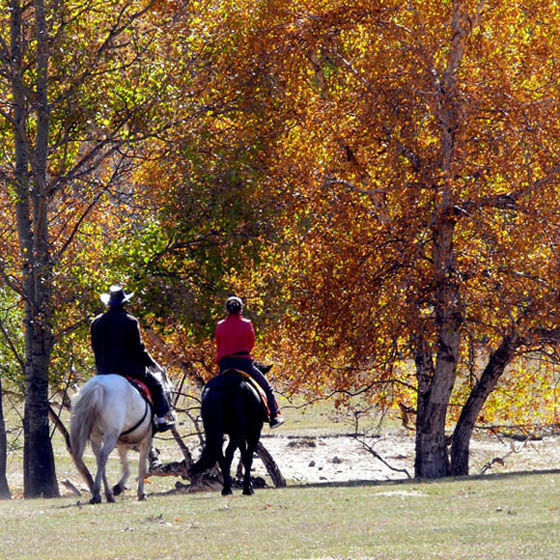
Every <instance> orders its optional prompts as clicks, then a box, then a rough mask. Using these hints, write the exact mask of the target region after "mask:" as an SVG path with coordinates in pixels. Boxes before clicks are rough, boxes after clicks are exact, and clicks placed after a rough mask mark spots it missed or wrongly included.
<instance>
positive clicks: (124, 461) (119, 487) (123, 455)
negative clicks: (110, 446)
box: [113, 445, 130, 496]
mask: <svg viewBox="0 0 560 560" xmlns="http://www.w3.org/2000/svg"><path fill="white" fill-rule="evenodd" d="M117 447H118V450H119V457H120V460H121V473H122V476H121V479H120V480H119V482H118V483H117V484H115V486H113V495H114V496H120V494H122V493H123V491H124V490H126V481H127V480H128V477H129V475H130V469H129V467H128V458H127V456H128V448H127V447H126V446H124V445H119V446H117Z"/></svg>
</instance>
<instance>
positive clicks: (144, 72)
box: [0, 0, 560, 477]
mask: <svg viewBox="0 0 560 560" xmlns="http://www.w3.org/2000/svg"><path fill="white" fill-rule="evenodd" d="M4 20H5V25H4V26H3V27H2V29H3V31H0V38H1V42H0V47H1V49H2V63H1V64H2V65H1V72H2V77H3V80H2V83H1V84H0V114H1V116H2V121H1V128H0V134H1V135H2V139H3V148H2V152H1V158H2V159H1V160H0V166H1V177H2V191H1V193H0V199H1V206H0V212H2V216H3V218H4V219H3V220H2V226H1V227H2V234H3V235H1V236H0V244H1V248H2V252H1V255H2V256H1V257H0V275H1V281H2V288H3V290H2V291H1V292H0V302H1V303H2V306H3V310H4V313H3V315H2V317H1V318H0V327H1V331H2V334H3V344H4V346H2V348H6V350H7V351H8V352H9V353H10V355H11V356H12V357H13V360H12V364H13V363H17V364H19V367H20V369H21V371H22V372H23V371H26V374H25V379H26V380H27V386H26V389H25V391H26V393H27V394H29V392H30V391H31V389H30V388H31V387H33V386H34V385H33V383H31V380H33V379H35V378H36V376H38V377H37V378H38V379H41V380H42V381H41V383H42V389H41V393H40V395H39V396H38V397H33V398H32V401H33V402H36V403H37V402H39V403H43V405H45V404H46V402H47V395H46V392H45V390H46V387H47V385H46V383H48V379H49V369H48V366H49V365H50V366H51V370H50V373H51V381H54V379H53V375H52V372H53V369H52V365H53V364H55V365H56V368H55V369H56V371H57V372H58V371H60V372H62V371H64V370H66V371H67V370H68V368H69V365H70V364H72V363H75V362H80V363H87V362H88V359H89V360H91V358H90V357H89V346H88V342H87V337H86V333H87V329H86V328H85V327H86V326H87V318H88V317H91V316H92V315H93V314H94V313H95V312H96V310H97V309H98V300H97V296H98V294H99V293H100V292H102V291H104V290H105V289H106V288H107V286H108V284H110V283H112V282H114V281H118V282H123V283H125V284H126V285H127V288H128V289H129V290H130V291H136V293H137V298H138V299H137V301H138V303H139V304H140V305H139V306H138V312H139V314H140V315H141V318H142V320H143V322H144V324H145V326H146V328H147V329H148V331H149V332H150V333H151V335H152V337H151V338H150V340H151V342H152V343H154V344H157V348H158V352H162V353H164V354H165V355H167V356H168V357H172V359H173V360H174V362H173V363H174V364H183V365H185V364H187V363H188V364H189V366H188V368H189V371H190V372H191V373H193V372H194V373H193V375H203V376H204V375H208V374H209V373H210V371H211V370H212V353H213V348H212V342H211V335H212V330H213V325H214V322H215V320H216V319H217V318H218V316H219V314H220V313H221V309H222V304H223V301H224V299H225V297H226V296H227V295H230V294H232V293H236V294H238V295H240V296H241V297H243V298H244V299H245V301H246V303H247V308H248V313H250V314H251V318H253V319H254V321H255V323H256V326H257V330H258V334H259V345H260V353H261V355H262V356H266V357H267V358H271V359H274V360H275V361H276V362H278V363H279V364H280V365H281V367H276V368H275V370H274V371H275V372H276V375H277V377H278V378H279V379H278V380H279V381H280V378H281V380H282V381H283V382H284V383H285V384H286V386H287V387H288V388H289V389H290V390H291V391H293V392H298V391H300V392H303V391H306V392H310V393H312V394H324V393H325V392H326V393H331V392H333V391H334V392H336V393H337V394H338V395H339V398H340V400H341V401H343V400H344V398H345V396H348V395H350V394H355V393H363V394H365V395H366V396H367V397H368V398H370V399H371V400H372V401H373V402H375V403H377V404H378V405H380V406H384V407H388V408H391V407H395V406H397V405H398V404H399V403H400V404H401V405H404V406H406V407H410V408H414V409H415V410H416V413H417V421H416V474H417V476H421V477H438V476H444V475H446V474H449V473H451V472H453V473H466V472H467V471H468V445H469V441H470V436H471V434H472V430H473V427H474V426H475V424H476V423H477V422H479V423H482V424H485V423H491V422H494V423H501V424H505V423H507V422H512V421H513V422H517V423H523V424H529V423H531V422H535V421H542V422H556V421H557V416H556V415H557V400H558V393H557V390H556V385H557V379H556V377H557V376H556V370H555V364H556V362H557V357H558V356H557V343H558V336H559V333H560V331H559V327H558V320H559V317H558V288H557V286H558V279H559V270H560V269H559V260H558V259H559V255H558V239H559V233H560V232H559V223H560V222H559V219H558V218H559V211H560V206H559V204H560V203H559V202H558V200H559V196H558V194H559V192H558V191H559V181H558V177H559V172H560V166H559V158H558V155H559V154H558V151H559V144H558V140H557V139H558V138H559V137H560V135H559V132H560V131H559V130H558V129H559V126H560V125H559V124H558V123H559V118H558V117H559V106H558V103H559V98H558V83H559V82H560V74H559V69H558V68H559V65H558V60H559V54H560V52H559V49H560V47H559V46H558V45H560V42H559V41H558V39H559V37H558V34H559V29H560V25H559V24H560V6H559V5H558V3H557V2H556V1H555V0H546V1H542V0H539V1H537V0H529V1H527V2H524V3H523V4H515V3H514V4H511V3H507V2H505V1H499V2H492V3H489V2H487V1H485V0H448V1H444V2H442V1H440V0H437V1H436V0H429V1H419V0H418V1H416V0H407V1H406V2H398V1H396V0H359V1H357V2H352V3H351V5H350V6H349V5H348V2H344V1H342V0H307V1H305V2H301V1H299V0H282V1H280V0H268V1H266V2H254V1H252V0H240V1H236V2H232V1H231V0H215V1H211V2H194V1H191V2H155V3H153V4H143V3H140V2H135V1H128V0H122V1H120V2H117V3H116V4H114V3H113V4H112V5H111V6H108V5H106V4H104V3H102V2H70V3H65V4H64V5H60V4H59V3H56V2H49V1H47V0H35V2H33V3H32V4H22V3H20V2H19V1H18V0H12V2H11V4H10V9H8V6H7V5H6V10H4ZM42 41H43V43H44V49H43V48H42V47H41V45H42V44H43V43H42ZM41 228H42V229H41ZM17 321H22V322H23V324H24V325H25V326H26V329H27V330H25V332H26V333H27V335H26V336H27V338H25V337H23V338H22V337H21V336H18V335H17V332H18V331H17V328H15V326H14V325H16V324H17ZM31 325H35V327H37V325H39V326H40V327H41V328H40V329H39V330H40V331H41V332H40V333H38V332H37V328H35V330H33V329H32V328H31ZM32 335H33V336H32ZM39 335H40V336H39ZM34 337H35V338H34ZM33 348H35V351H34V350H33ZM38 348H40V349H41V352H39V354H41V355H42V356H43V359H42V362H41V364H40V365H37V364H36V363H35V364H34V363H33V360H32V359H31V357H32V356H37V355H39V354H38V351H37V349H38ZM34 359H35V360H36V358H34ZM538 360H540V361H538ZM90 363H91V362H90ZM13 369H14V368H13V367H9V368H8V367H7V366H6V369H4V370H2V375H3V376H7V372H8V371H10V372H13ZM33 372H35V373H33ZM10 375H13V374H12V373H11V374H10ZM39 409H40V411H41V412H40V414H39V417H38V418H44V414H45V406H43V407H39ZM33 410H35V409H34V408H33V407H31V408H30V409H29V414H31V417H33V414H32V411H33ZM38 418H36V419H38ZM39 423H40V422H39ZM449 435H451V436H452V438H451V441H452V443H451V447H450V448H449V447H448V443H449V439H450V438H449V437H448V436H449ZM29 437H30V438H32V436H31V435H30V436H29Z"/></svg>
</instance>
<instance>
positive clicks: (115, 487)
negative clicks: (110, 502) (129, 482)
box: [113, 484, 123, 496]
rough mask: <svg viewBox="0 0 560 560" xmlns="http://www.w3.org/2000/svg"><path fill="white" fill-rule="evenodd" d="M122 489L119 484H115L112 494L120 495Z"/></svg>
mask: <svg viewBox="0 0 560 560" xmlns="http://www.w3.org/2000/svg"><path fill="white" fill-rule="evenodd" d="M122 491H123V488H122V486H120V485H119V484H115V486H113V495H114V496H120V495H121V494H122Z"/></svg>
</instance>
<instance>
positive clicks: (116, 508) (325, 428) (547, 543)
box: [0, 403, 560, 560]
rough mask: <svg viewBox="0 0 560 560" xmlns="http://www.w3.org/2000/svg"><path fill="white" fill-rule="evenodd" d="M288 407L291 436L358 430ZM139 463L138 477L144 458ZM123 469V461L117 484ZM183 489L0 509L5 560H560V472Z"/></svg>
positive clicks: (161, 483)
mask: <svg viewBox="0 0 560 560" xmlns="http://www.w3.org/2000/svg"><path fill="white" fill-rule="evenodd" d="M284 410H285V415H286V417H287V419H288V422H287V425H286V426H285V427H283V433H284V435H286V433H293V434H309V433H311V434H315V435H316V434H318V433H337V432H345V431H349V424H348V423H345V422H343V421H341V420H340V419H339V417H338V416H337V415H336V414H334V413H333V411H332V409H331V408H330V407H329V406H328V405H325V404H324V403H323V404H321V405H319V406H317V407H312V408H311V409H299V408H288V407H285V409H284ZM374 420H375V419H373V420H372V422H373V421H374ZM65 421H67V420H65ZM185 429H187V428H185ZM191 444H192V442H191ZM265 444H266V440H265ZM156 445H157V446H158V447H160V448H161V449H162V451H163V455H164V460H173V459H180V453H179V451H178V449H177V447H176V445H175V443H174V442H173V441H168V440H165V439H160V440H158V441H157V444H156ZM53 446H54V450H55V454H56V459H57V475H58V479H59V481H62V480H64V479H65V478H69V479H71V480H72V481H74V482H77V481H78V480H79V479H78V477H77V473H76V469H75V467H74V466H73V464H72V462H71V460H70V458H69V457H68V455H67V453H66V450H65V448H64V443H63V442H62V438H60V436H59V435H58V434H55V436H54V439H53ZM193 452H194V453H196V450H195V449H194V448H193ZM278 460H279V461H280V463H281V460H282V458H281V457H279V458H278ZM89 461H91V454H90V455H89ZM131 463H132V472H133V473H135V471H136V468H137V467H136V456H135V455H134V454H132V455H131ZM20 464H21V456H20V455H18V454H17V453H12V454H11V455H10V458H9V475H10V485H11V488H12V491H13V493H14V495H15V496H19V495H20V494H21V476H20V470H21V466H20ZM90 465H91V463H90ZM118 468H119V467H118V459H117V458H116V455H115V454H114V456H113V457H112V459H111V463H110V468H109V478H110V481H111V482H113V481H116V480H117V471H118ZM174 482H175V479H167V478H164V479H157V478H153V479H152V480H151V484H149V485H148V486H147V491H148V492H149V493H150V498H149V499H148V501H146V502H137V501H136V499H135V491H134V488H131V490H129V491H128V492H127V493H125V495H124V496H123V497H120V498H119V501H118V503H116V504H106V503H103V504H100V505H98V506H91V505H89V504H87V503H79V502H78V498H76V497H69V496H65V497H63V498H60V499H56V500H21V499H14V500H11V501H0V519H1V523H0V559H8V558H9V559H10V560H12V559H28V560H35V559H37V560H39V559H40V560H44V559H45V558H48V559H49V560H50V559H52V560H56V559H68V558H87V559H88V560H89V559H102V560H109V559H123V560H131V559H149V558H158V559H164V558H173V559H181V558H189V559H201V560H206V559H212V560H215V559H228V560H230V559H253V558H255V557H262V558H266V559H267V560H275V559H279V560H283V559H312V558H313V559H325V558H337V559H338V558H344V559H349V558H352V559H363V558H368V559H370V558H373V559H383V560H397V559H398V560H409V559H410V560H412V559H414V560H418V559H419V558H428V559H440V558H441V559H445V560H461V559H465V560H466V559H469V560H472V559H477V560H484V559H488V560H523V559H527V560H529V559H530V560H545V559H546V560H552V559H556V558H560V543H559V542H558V541H557V539H556V535H557V534H558V530H559V529H560V474H551V473H548V474H542V473H541V474H524V475H507V474H504V475H500V476H488V477H484V478H465V479H461V480H443V481H438V482H430V483H418V482H406V483H404V482H401V483H395V482H393V483H389V482H385V483H377V484H373V483H372V484H366V485H344V484H341V485H326V486H320V487H319V486H299V487H298V486H289V487H288V488H285V489H281V490H280V489H265V490H257V493H256V494H255V495H254V496H252V497H249V498H248V497H243V496H241V494H240V491H239V490H237V491H236V494H235V495H234V496H230V497H227V498H223V497H222V496H220V494H219V493H218V492H212V493H200V494H188V495H187V494H174V493H169V490H170V489H171V488H173V485H174ZM130 486H131V487H134V482H133V478H131V483H130ZM61 489H62V488H61ZM88 498H89V496H87V495H86V496H84V497H83V498H80V499H81V501H82V502H87V500H88Z"/></svg>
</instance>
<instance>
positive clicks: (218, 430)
mask: <svg viewBox="0 0 560 560" xmlns="http://www.w3.org/2000/svg"><path fill="white" fill-rule="evenodd" d="M220 397H221V394H220V392H217V391H214V392H213V391H208V393H207V394H206V395H204V396H203V400H202V410H201V415H202V421H203V424H204V435H205V442H204V447H203V448H202V452H201V453H200V457H199V459H198V461H197V462H196V463H195V464H194V465H193V466H192V470H191V472H192V474H193V475H197V474H200V473H203V472H204V471H206V470H208V469H210V468H212V467H213V466H214V465H215V464H216V461H217V460H218V458H219V456H220V453H221V451H222V445H223V442H224V428H223V425H224V424H223V417H222V416H223V412H222V406H221V403H220V402H219V401H220V400H221V399H220Z"/></svg>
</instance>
